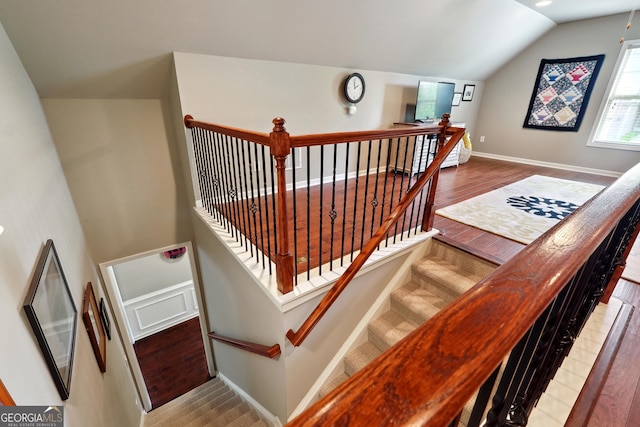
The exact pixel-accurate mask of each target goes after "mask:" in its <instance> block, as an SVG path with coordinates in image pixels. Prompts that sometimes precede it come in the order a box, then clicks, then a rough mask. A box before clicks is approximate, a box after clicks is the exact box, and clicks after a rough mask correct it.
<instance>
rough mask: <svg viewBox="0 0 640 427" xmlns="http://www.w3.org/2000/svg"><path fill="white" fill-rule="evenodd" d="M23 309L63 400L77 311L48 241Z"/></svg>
mask: <svg viewBox="0 0 640 427" xmlns="http://www.w3.org/2000/svg"><path fill="white" fill-rule="evenodd" d="M23 308H24V311H25V313H26V315H27V319H29V323H30V324H31V328H32V329H33V334H34V335H35V337H36V340H37V341H38V345H39V346H40V350H41V351H42V356H43V357H44V360H45V362H46V363H47V367H48V368H49V372H50V373H51V376H52V377H53V382H54V383H55V385H56V388H57V389H58V393H60V397H61V398H62V400H66V399H68V398H69V392H70V387H71V368H72V367H73V351H74V348H75V342H76V327H77V323H78V311H77V310H76V306H75V304H74V303H73V298H72V297H71V291H70V290H69V285H68V284H67V279H66V277H65V275H64V272H63V271H62V265H61V264H60V259H59V258H58V253H57V252H56V248H55V246H54V244H53V240H51V239H49V240H47V242H46V243H45V246H44V249H43V250H42V253H41V254H40V258H39V259H38V264H37V265H36V270H35V273H34V275H33V279H32V280H31V285H30V286H29V291H28V292H27V296H26V298H25V300H24V304H23Z"/></svg>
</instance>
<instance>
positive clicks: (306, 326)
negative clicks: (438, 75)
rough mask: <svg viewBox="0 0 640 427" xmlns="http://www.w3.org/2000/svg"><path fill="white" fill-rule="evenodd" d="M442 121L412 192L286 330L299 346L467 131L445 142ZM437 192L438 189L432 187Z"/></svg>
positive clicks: (431, 211) (430, 204) (459, 130)
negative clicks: (305, 314) (430, 159)
mask: <svg viewBox="0 0 640 427" xmlns="http://www.w3.org/2000/svg"><path fill="white" fill-rule="evenodd" d="M445 116H447V117H445V119H444V121H443V123H441V124H443V128H442V129H443V131H442V134H441V137H440V141H439V145H440V148H439V149H438V152H437V154H436V156H435V158H434V160H433V162H432V163H431V164H430V165H429V166H428V167H427V169H426V170H425V171H424V173H423V174H422V175H421V176H420V177H419V178H418V180H417V182H416V183H415V184H414V185H413V187H411V189H410V190H409V192H408V193H407V194H406V195H405V196H404V197H403V199H402V201H401V202H400V203H399V204H398V205H396V207H395V208H394V209H393V210H392V211H391V213H390V214H389V215H388V216H387V218H386V219H385V220H384V221H383V222H382V224H381V225H380V227H379V228H378V229H377V230H376V232H375V233H374V234H373V236H372V237H371V239H370V240H369V242H368V243H367V244H366V245H365V246H364V247H363V248H362V250H361V251H360V253H359V254H358V256H356V258H355V259H354V260H353V262H352V263H351V264H350V265H349V266H348V267H347V269H346V270H345V272H344V273H343V274H342V275H341V276H340V277H339V278H338V280H337V281H336V283H335V284H334V285H333V286H332V287H331V289H330V290H329V292H327V293H326V294H325V296H324V297H323V298H322V300H321V301H320V303H318V305H317V306H316V308H315V309H314V310H313V312H312V313H311V314H310V315H309V317H307V319H306V320H305V321H304V322H303V323H302V325H301V326H300V328H299V329H298V331H297V332H294V331H293V329H289V331H288V332H287V338H288V339H289V341H291V343H292V344H293V345H294V346H296V347H297V346H299V345H300V344H302V342H303V341H304V339H305V338H306V337H307V336H308V335H309V334H310V333H311V331H312V329H313V328H314V327H315V326H316V325H317V324H318V322H319V321H320V319H321V318H322V317H323V316H324V314H325V313H326V312H327V311H328V310H329V308H330V307H331V306H332V305H333V303H334V302H335V301H336V300H337V299H338V297H339V296H340V294H342V292H343V291H344V290H345V289H346V288H347V286H348V285H349V283H351V280H353V278H354V277H355V276H356V275H357V274H358V272H359V271H360V269H361V268H362V266H363V265H364V263H365V262H366V261H367V260H368V259H369V257H370V256H371V254H372V253H373V252H374V251H375V250H376V248H377V247H378V245H379V244H380V242H382V240H383V239H384V237H385V236H386V235H387V233H388V232H389V231H390V230H391V227H393V226H394V225H395V224H396V223H397V221H398V220H399V219H400V218H402V215H403V214H404V213H405V211H406V210H407V208H408V207H409V206H410V205H411V203H412V202H413V200H414V199H415V198H416V196H417V195H418V194H420V192H421V191H422V189H423V187H424V186H425V185H426V184H427V183H428V182H429V181H431V180H432V179H433V180H434V181H435V180H436V179H437V176H438V172H439V171H440V165H441V164H442V162H444V160H445V159H446V158H447V156H448V155H449V153H451V151H452V150H453V148H454V147H455V146H456V144H458V142H459V141H460V140H461V139H462V136H463V135H464V129H462V128H451V129H452V130H453V129H455V130H454V132H453V134H452V136H451V139H450V140H449V141H448V142H447V144H446V145H445V144H444V142H445V132H446V131H447V125H448V115H445ZM431 188H432V190H433V189H435V183H432V186H431ZM433 194H434V195H435V191H433ZM433 206H434V204H433V198H432V197H431V193H430V194H429V200H428V204H427V209H428V210H429V213H425V215H424V217H425V221H426V222H427V224H428V227H429V228H431V225H432V224H433V215H434V214H435V210H434V209H433Z"/></svg>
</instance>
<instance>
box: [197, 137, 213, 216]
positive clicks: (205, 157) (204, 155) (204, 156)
mask: <svg viewBox="0 0 640 427" xmlns="http://www.w3.org/2000/svg"><path fill="white" fill-rule="evenodd" d="M208 137H209V135H208V132H206V131H204V130H203V134H202V146H201V149H200V151H201V152H200V155H201V158H200V161H201V165H202V175H203V181H204V188H203V189H202V191H201V195H202V207H203V208H205V209H206V210H207V212H209V214H210V215H212V214H213V212H212V211H213V206H212V203H211V185H210V181H211V171H210V168H209V165H208V163H209V151H210V147H209V146H210V143H209V141H208Z"/></svg>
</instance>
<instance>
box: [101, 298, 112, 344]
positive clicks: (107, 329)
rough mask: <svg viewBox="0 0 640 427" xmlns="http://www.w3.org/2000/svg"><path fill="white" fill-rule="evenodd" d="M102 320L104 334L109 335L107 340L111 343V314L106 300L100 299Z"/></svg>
mask: <svg viewBox="0 0 640 427" xmlns="http://www.w3.org/2000/svg"><path fill="white" fill-rule="evenodd" d="M99 309H100V319H102V326H103V327H104V333H105V334H107V339H109V341H111V320H110V319H109V313H107V306H106V305H105V303H104V298H100V308H99Z"/></svg>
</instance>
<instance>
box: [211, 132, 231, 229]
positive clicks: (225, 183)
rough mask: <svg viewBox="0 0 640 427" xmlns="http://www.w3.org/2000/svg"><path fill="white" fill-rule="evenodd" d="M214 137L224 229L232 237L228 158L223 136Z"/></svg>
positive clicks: (217, 134) (216, 134)
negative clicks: (226, 160)
mask: <svg viewBox="0 0 640 427" xmlns="http://www.w3.org/2000/svg"><path fill="white" fill-rule="evenodd" d="M214 137H215V140H216V146H217V150H216V152H217V153H218V156H217V157H218V162H219V164H220V170H221V172H222V174H221V180H220V182H221V186H220V194H221V195H222V201H223V203H224V214H225V218H226V219H227V221H226V224H227V226H226V229H227V232H228V233H229V234H232V235H233V221H232V216H233V215H232V209H231V204H230V202H229V180H228V173H227V167H226V162H225V158H228V156H227V152H226V150H225V148H224V147H225V144H224V135H222V134H219V133H215V134H214Z"/></svg>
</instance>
